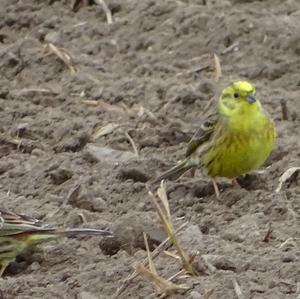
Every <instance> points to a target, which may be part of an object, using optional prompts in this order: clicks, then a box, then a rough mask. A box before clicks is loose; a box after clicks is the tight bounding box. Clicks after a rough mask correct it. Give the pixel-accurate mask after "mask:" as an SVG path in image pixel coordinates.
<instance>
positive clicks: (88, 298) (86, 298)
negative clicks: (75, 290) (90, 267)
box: [79, 291, 98, 299]
mask: <svg viewBox="0 0 300 299" xmlns="http://www.w3.org/2000/svg"><path fill="white" fill-rule="evenodd" d="M79 298H80V299H97V298H98V297H97V296H95V295H93V294H92V293H90V292H86V291H82V292H81V293H80V295H79Z"/></svg>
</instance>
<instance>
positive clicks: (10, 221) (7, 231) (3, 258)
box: [0, 209, 112, 277]
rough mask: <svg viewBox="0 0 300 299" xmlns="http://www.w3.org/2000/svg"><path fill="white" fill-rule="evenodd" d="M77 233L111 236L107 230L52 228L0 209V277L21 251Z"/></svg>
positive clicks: (35, 220)
mask: <svg viewBox="0 0 300 299" xmlns="http://www.w3.org/2000/svg"><path fill="white" fill-rule="evenodd" d="M79 234H83V235H99V236H112V233H111V232H110V231H107V230H98V229H90V228H70V229H60V228H52V227H50V226H49V225H42V224H41V223H40V221H39V220H37V219H34V218H30V217H28V216H25V215H21V214H16V213H13V212H10V211H6V210H2V209H0V267H1V268H0V277H1V276H2V274H3V272H4V271H5V269H6V267H7V266H8V265H9V264H10V263H11V262H13V261H14V260H15V258H16V257H17V256H18V255H20V254H21V253H22V252H24V251H26V250H28V249H30V248H32V247H34V246H36V245H38V244H40V243H43V242H47V241H51V240H55V239H57V238H60V237H68V236H76V235H79Z"/></svg>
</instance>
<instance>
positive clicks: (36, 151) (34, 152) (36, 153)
mask: <svg viewBox="0 0 300 299" xmlns="http://www.w3.org/2000/svg"><path fill="white" fill-rule="evenodd" d="M44 153H45V152H44V151H43V150H41V149H39V148H35V149H33V150H32V152H31V155H32V156H35V157H40V156H42V155H43V154H44Z"/></svg>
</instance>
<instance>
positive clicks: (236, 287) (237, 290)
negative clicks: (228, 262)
mask: <svg viewBox="0 0 300 299" xmlns="http://www.w3.org/2000/svg"><path fill="white" fill-rule="evenodd" d="M232 283H233V287H234V291H235V293H236V296H237V297H238V299H244V298H245V297H244V295H243V292H242V289H241V287H240V285H239V284H238V282H237V280H236V279H235V278H233V279H232Z"/></svg>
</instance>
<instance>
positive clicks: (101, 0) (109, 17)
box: [94, 0, 113, 24]
mask: <svg viewBox="0 0 300 299" xmlns="http://www.w3.org/2000/svg"><path fill="white" fill-rule="evenodd" d="M94 1H95V3H96V4H98V5H101V6H102V8H103V10H104V12H105V15H106V20H107V24H112V23H113V21H112V14H111V11H110V9H109V8H108V6H107V4H106V3H105V1H104V0H94Z"/></svg>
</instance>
